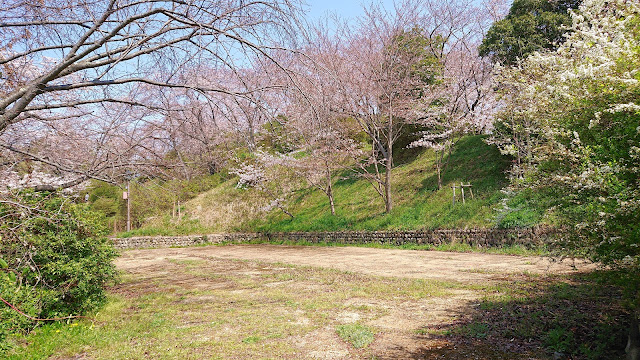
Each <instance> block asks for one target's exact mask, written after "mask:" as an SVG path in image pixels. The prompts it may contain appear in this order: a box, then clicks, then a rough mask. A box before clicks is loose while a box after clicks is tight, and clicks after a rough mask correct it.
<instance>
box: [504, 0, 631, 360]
mask: <svg viewBox="0 0 640 360" xmlns="http://www.w3.org/2000/svg"><path fill="white" fill-rule="evenodd" d="M572 17H573V25H572V28H571V30H572V32H571V34H570V35H569V36H568V38H567V41H566V42H565V43H564V44H563V45H561V46H560V47H559V49H558V50H557V51H555V52H550V53H536V54H534V55H532V56H530V57H529V58H528V59H526V60H525V61H522V62H521V63H520V64H519V65H518V66H517V67H514V68H505V69H503V70H502V71H501V74H500V83H501V84H502V88H503V90H504V91H505V95H506V97H505V99H506V108H505V110H504V112H503V113H502V114H501V115H500V117H499V121H498V124H497V125H496V126H497V127H498V128H500V129H502V130H501V131H500V132H499V133H498V134H497V135H496V138H495V140H496V143H497V144H498V146H499V147H500V149H501V150H502V151H503V152H504V153H507V154H512V155H515V156H516V157H517V159H519V161H518V162H517V163H516V164H515V167H516V168H515V172H516V173H517V174H518V175H519V176H516V177H514V178H513V184H514V185H515V186H516V187H518V188H525V189H529V190H533V191H536V192H538V193H540V194H546V195H548V196H547V197H548V198H550V199H552V202H553V203H554V204H553V205H555V206H554V207H553V209H554V210H555V214H556V216H555V218H557V219H559V220H558V221H559V222H560V223H561V224H562V225H563V226H565V227H566V228H568V229H569V231H568V233H569V234H568V235H567V236H566V238H565V239H562V240H560V241H559V243H558V245H560V247H561V249H562V250H563V251H573V252H575V253H579V254H581V255H584V256H587V257H589V258H590V259H592V260H594V261H596V262H599V263H600V264H602V265H603V266H605V267H607V268H609V269H613V270H616V271H615V272H614V273H615V274H616V275H615V280H617V281H619V283H620V284H622V285H624V289H625V290H626V294H627V299H628V300H629V304H630V305H631V306H633V307H634V308H635V309H638V305H640V47H639V46H638V44H639V43H640V3H638V2H636V1H625V0H609V1H605V0H586V1H585V2H584V4H583V5H582V6H581V7H580V9H579V11H577V12H575V13H573V14H572ZM634 324H635V325H634V329H635V330H636V332H635V334H637V316H636V317H634ZM632 334H633V332H632ZM630 345H631V346H630V349H629V351H630V352H629V354H633V353H634V351H635V355H630V357H631V358H633V359H637V358H638V356H639V355H638V354H639V353H640V343H639V341H638V338H637V336H636V340H635V344H634V343H630ZM634 347H635V350H633V349H634Z"/></svg>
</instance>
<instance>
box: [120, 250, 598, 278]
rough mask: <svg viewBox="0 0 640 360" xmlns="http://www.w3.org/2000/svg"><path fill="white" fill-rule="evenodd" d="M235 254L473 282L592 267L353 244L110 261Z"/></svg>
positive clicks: (142, 255)
mask: <svg viewBox="0 0 640 360" xmlns="http://www.w3.org/2000/svg"><path fill="white" fill-rule="evenodd" d="M203 258H212V259H213V258H219V259H239V260H253V261H263V262H269V263H278V262H281V263H286V264H292V265H302V266H314V267H324V268H331V269H336V270H343V271H352V272H356V273H361V274H366V275H374V276H394V277H405V278H419V279H441V280H455V281H469V282H477V281H482V280H489V279H492V278H495V275H496V274H503V275H508V274H517V273H524V272H528V273H533V274H545V273H553V274H563V273H571V272H575V271H583V270H588V269H591V268H593V266H592V265H590V264H587V263H585V262H581V261H572V260H568V259H566V260H564V261H562V262H558V261H551V260H549V259H547V258H541V257H520V256H510V255H494V254H483V253H453V252H440V251H417V250H393V249H374V248H358V247H311V246H280V245H229V246H208V247H192V248H165V249H145V250H130V251H127V252H125V253H124V254H123V255H122V256H121V257H120V258H118V260H117V261H116V265H117V266H118V268H120V269H123V270H130V269H136V268H143V267H146V266H151V265H154V264H156V263H158V262H164V261H165V260H167V259H175V260H189V259H194V260H195V259H203Z"/></svg>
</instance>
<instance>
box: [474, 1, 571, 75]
mask: <svg viewBox="0 0 640 360" xmlns="http://www.w3.org/2000/svg"><path fill="white" fill-rule="evenodd" d="M581 2H582V0H515V1H514V2H513V4H512V5H511V9H510V10H509V14H508V15H507V16H506V17H505V18H504V19H502V20H500V21H497V22H495V23H494V24H493V25H492V26H491V28H489V31H488V32H487V34H486V36H485V37H484V40H483V41H482V44H481V45H480V47H479V52H480V55H481V56H489V57H491V58H492V59H493V60H494V61H497V62H499V63H501V64H503V65H513V64H515V63H516V61H517V60H518V59H521V58H525V57H527V55H529V54H531V53H533V52H534V51H538V50H542V49H549V50H555V49H556V48H557V46H558V44H560V43H562V42H563V41H564V34H565V32H566V28H565V27H568V26H569V25H571V17H570V16H569V13H568V10H569V9H576V8H578V6H579V5H580V3H581Z"/></svg>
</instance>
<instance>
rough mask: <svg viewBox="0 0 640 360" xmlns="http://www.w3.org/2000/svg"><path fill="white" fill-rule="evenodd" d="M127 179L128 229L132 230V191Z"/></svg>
mask: <svg viewBox="0 0 640 360" xmlns="http://www.w3.org/2000/svg"><path fill="white" fill-rule="evenodd" d="M129 188H130V187H129V180H127V231H131V191H130V189H129Z"/></svg>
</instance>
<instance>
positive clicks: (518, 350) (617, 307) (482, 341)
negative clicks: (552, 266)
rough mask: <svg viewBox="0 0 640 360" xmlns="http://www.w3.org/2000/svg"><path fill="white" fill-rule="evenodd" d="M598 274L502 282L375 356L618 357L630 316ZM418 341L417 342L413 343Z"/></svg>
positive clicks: (488, 358) (576, 359)
mask: <svg viewBox="0 0 640 360" xmlns="http://www.w3.org/2000/svg"><path fill="white" fill-rule="evenodd" d="M601 276H602V274H598V273H592V274H578V275H572V276H545V277H540V276H527V275H519V276H517V277H510V278H503V279H498V280H500V282H499V284H498V285H497V287H496V290H497V291H496V294H497V295H496V296H490V297H486V298H484V299H482V300H480V301H475V302H473V303H472V304H471V306H470V310H469V312H468V313H465V314H464V315H462V316H461V317H460V318H458V319H457V320H456V321H455V322H454V323H449V324H444V325H439V326H432V327H424V328H422V329H419V330H418V331H417V332H416V336H415V337H414V339H415V342H416V343H415V344H412V345H411V348H410V347H409V346H407V347H406V348H395V349H387V351H388V352H385V354H384V355H383V356H380V357H378V358H379V359H478V360H494V359H496V360H497V359H572V360H579V359H603V360H605V359H606V360H611V359H624V358H625V354H624V347H625V345H626V340H627V329H628V326H629V323H628V319H629V312H628V311H627V310H625V308H624V307H623V305H622V304H623V301H622V297H621V292H620V291H619V290H618V289H616V288H613V287H609V286H603V285H600V284H599V283H598V278H600V277H601ZM418 344H419V345H418Z"/></svg>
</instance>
